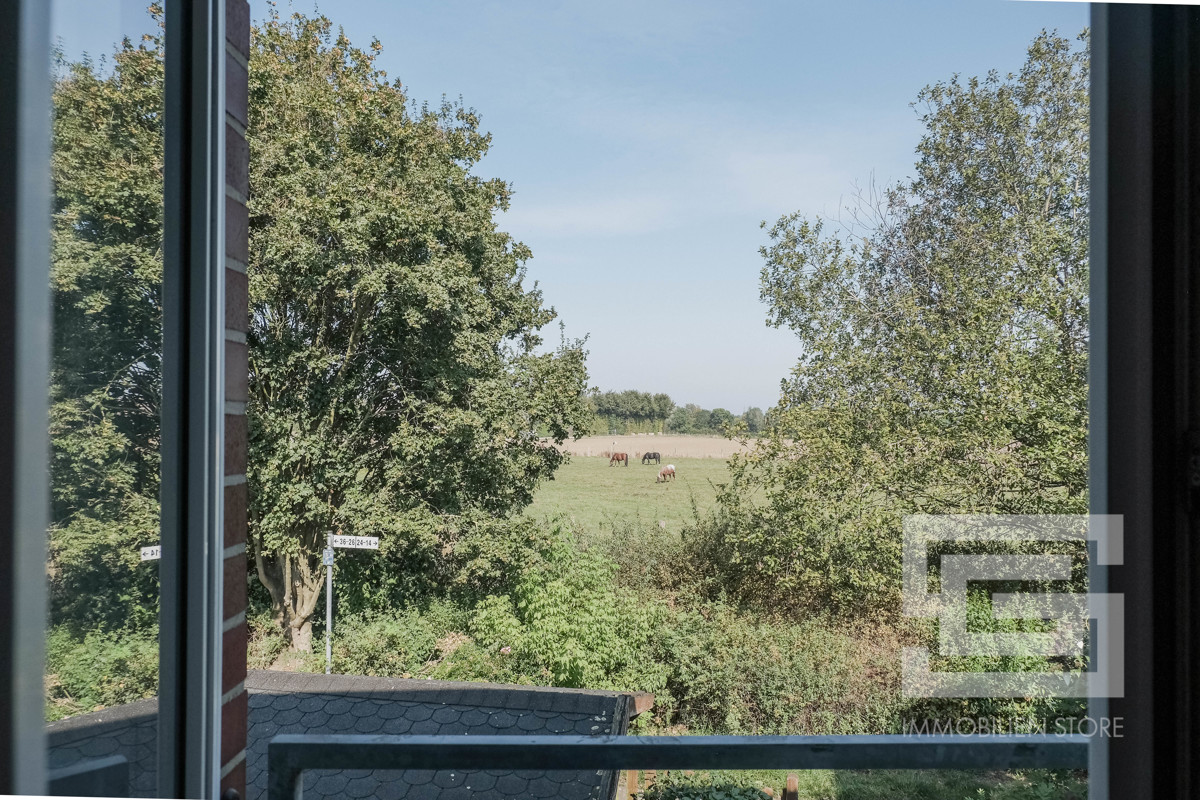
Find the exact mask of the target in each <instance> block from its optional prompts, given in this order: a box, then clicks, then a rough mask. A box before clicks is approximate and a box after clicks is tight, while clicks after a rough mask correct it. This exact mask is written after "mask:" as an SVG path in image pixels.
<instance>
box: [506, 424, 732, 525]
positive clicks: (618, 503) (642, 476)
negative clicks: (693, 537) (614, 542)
mask: <svg viewBox="0 0 1200 800" xmlns="http://www.w3.org/2000/svg"><path fill="white" fill-rule="evenodd" d="M680 438H682V437H680ZM695 438H701V437H695ZM631 456H632V454H631ZM667 463H671V464H674V465H675V480H674V481H669V482H667V483H655V482H654V479H655V477H656V476H657V475H658V469H659V468H658V466H656V465H654V464H647V465H644V466H643V465H642V463H641V462H640V461H635V460H633V459H632V458H631V463H630V464H629V466H628V467H621V466H612V467H610V466H609V465H608V459H607V458H602V457H599V456H591V457H588V456H572V457H571V460H570V462H568V463H567V464H566V465H565V466H563V467H562V468H561V469H559V471H558V473H557V474H556V475H555V476H554V480H552V481H547V482H546V483H544V484H542V486H541V487H540V488H539V489H538V492H537V495H536V496H535V497H534V500H533V504H532V505H531V506H530V507H529V508H528V509H527V511H526V513H527V514H530V515H531V516H534V517H539V518H540V517H545V516H552V515H558V514H562V515H564V516H566V517H567V518H568V519H571V520H573V521H574V522H575V524H576V525H578V526H579V527H581V528H583V529H585V530H587V531H591V532H594V533H595V532H600V531H601V530H604V529H606V528H607V529H611V527H612V523H613V522H614V521H616V520H630V521H641V522H643V523H645V524H649V525H652V524H655V523H660V522H661V523H664V527H665V529H666V530H668V531H678V530H679V528H680V526H681V524H682V523H683V522H684V521H687V520H690V519H692V513H693V512H692V503H693V501H694V502H695V504H696V508H697V509H698V510H699V511H700V513H704V512H705V511H707V510H708V509H709V508H711V507H712V505H713V502H714V500H715V498H716V484H717V483H723V482H725V481H726V480H728V473H727V471H726V469H725V459H723V458H721V459H718V458H672V459H671V461H670V462H668V461H667V460H666V459H665V458H664V460H663V466H666V465H667Z"/></svg>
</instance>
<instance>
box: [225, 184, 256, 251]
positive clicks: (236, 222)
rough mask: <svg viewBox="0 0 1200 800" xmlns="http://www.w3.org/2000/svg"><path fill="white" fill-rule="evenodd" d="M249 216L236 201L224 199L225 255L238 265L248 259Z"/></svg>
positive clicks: (229, 198)
mask: <svg viewBox="0 0 1200 800" xmlns="http://www.w3.org/2000/svg"><path fill="white" fill-rule="evenodd" d="M249 214H250V212H248V211H247V210H246V207H245V206H244V205H242V204H241V203H239V202H238V201H237V200H234V199H233V198H231V197H226V198H225V255H226V256H227V257H228V258H232V259H233V260H234V261H236V262H238V263H239V264H245V263H246V259H248V258H249V257H250V234H249V230H250V228H249V226H250V216H249Z"/></svg>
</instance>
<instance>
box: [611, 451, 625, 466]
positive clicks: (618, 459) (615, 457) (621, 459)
mask: <svg viewBox="0 0 1200 800" xmlns="http://www.w3.org/2000/svg"><path fill="white" fill-rule="evenodd" d="M619 463H624V464H625V466H627V467H628V466H629V453H613V454H612V456H611V457H610V458H609V459H608V465H609V466H610V467H611V466H612V465H613V464H619Z"/></svg>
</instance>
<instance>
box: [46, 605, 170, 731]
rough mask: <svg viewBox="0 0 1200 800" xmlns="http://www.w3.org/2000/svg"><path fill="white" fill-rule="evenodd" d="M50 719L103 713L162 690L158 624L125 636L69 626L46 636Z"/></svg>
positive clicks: (57, 629) (47, 695) (61, 627)
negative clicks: (79, 631)
mask: <svg viewBox="0 0 1200 800" xmlns="http://www.w3.org/2000/svg"><path fill="white" fill-rule="evenodd" d="M46 675H47V680H46V718H47V719H48V720H54V719H61V718H63V717H69V716H72V715H73V714H80V713H84V712H87V711H98V710H100V709H102V708H108V707H110V706H118V705H122V704H125V703H132V702H134V701H135V700H142V699H145V698H147V697H153V696H155V695H156V694H157V693H158V628H157V627H155V628H153V629H150V630H147V631H143V632H125V633H121V634H116V633H106V632H103V631H89V632H88V633H86V634H85V635H84V636H83V638H82V639H81V638H79V637H78V636H77V635H76V634H74V633H72V632H71V631H70V630H69V628H68V627H67V626H64V625H59V626H56V627H54V628H52V629H51V630H50V633H49V635H48V636H47V638H46Z"/></svg>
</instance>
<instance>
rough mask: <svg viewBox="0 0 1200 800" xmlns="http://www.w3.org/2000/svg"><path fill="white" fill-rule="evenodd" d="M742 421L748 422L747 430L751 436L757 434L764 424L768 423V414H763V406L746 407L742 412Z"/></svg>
mask: <svg viewBox="0 0 1200 800" xmlns="http://www.w3.org/2000/svg"><path fill="white" fill-rule="evenodd" d="M742 422H744V423H746V430H747V431H748V432H749V433H750V435H751V436H757V435H758V434H759V433H760V432H762V429H763V426H764V425H765V423H766V415H765V414H763V410H762V409H761V408H758V407H757V406H756V407H753V408H748V409H746V412H745V413H744V414H742Z"/></svg>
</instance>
